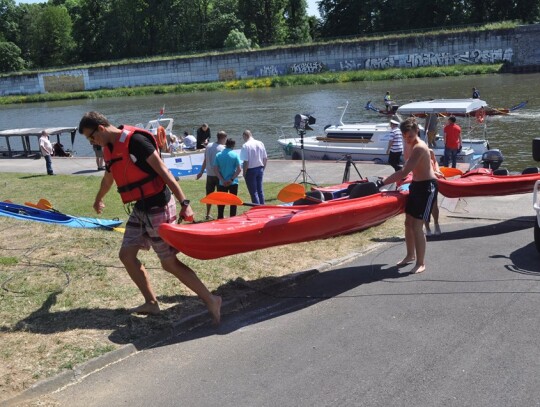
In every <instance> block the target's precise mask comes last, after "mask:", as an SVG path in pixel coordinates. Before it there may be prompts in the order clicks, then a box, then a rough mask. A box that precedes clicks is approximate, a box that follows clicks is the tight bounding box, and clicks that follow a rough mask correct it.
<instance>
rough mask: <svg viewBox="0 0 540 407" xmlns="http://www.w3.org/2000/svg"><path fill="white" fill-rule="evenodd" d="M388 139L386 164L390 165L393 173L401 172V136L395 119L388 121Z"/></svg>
mask: <svg viewBox="0 0 540 407" xmlns="http://www.w3.org/2000/svg"><path fill="white" fill-rule="evenodd" d="M390 128H391V131H390V138H389V140H388V147H387V148H386V154H388V164H390V165H391V166H392V167H393V168H394V171H399V170H401V168H402V167H401V165H400V162H401V154H403V135H402V134H401V130H400V129H399V121H398V120H397V119H396V118H392V120H390Z"/></svg>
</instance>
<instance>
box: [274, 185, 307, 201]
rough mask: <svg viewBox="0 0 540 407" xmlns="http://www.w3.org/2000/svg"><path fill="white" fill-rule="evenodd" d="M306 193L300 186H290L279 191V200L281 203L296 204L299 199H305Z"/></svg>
mask: <svg viewBox="0 0 540 407" xmlns="http://www.w3.org/2000/svg"><path fill="white" fill-rule="evenodd" d="M305 196H306V191H305V190H304V187H303V186H302V185H300V184H289V185H287V186H285V187H283V189H282V190H281V191H279V193H278V196H277V199H279V200H280V201H281V202H294V201H297V200H299V199H302V198H305Z"/></svg>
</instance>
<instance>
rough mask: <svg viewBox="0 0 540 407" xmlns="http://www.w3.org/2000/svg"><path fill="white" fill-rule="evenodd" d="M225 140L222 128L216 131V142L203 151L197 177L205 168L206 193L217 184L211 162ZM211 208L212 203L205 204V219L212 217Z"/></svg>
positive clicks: (217, 180) (225, 135)
mask: <svg viewBox="0 0 540 407" xmlns="http://www.w3.org/2000/svg"><path fill="white" fill-rule="evenodd" d="M226 141H227V133H225V132H224V131H223V130H222V131H218V134H217V142H216V143H210V144H209V145H208V146H207V147H206V150H205V151H204V161H203V163H202V167H201V171H200V172H199V173H198V174H197V179H199V178H201V177H202V175H203V173H204V170H205V169H206V195H208V194H210V193H212V192H214V191H215V190H216V189H217V187H218V185H219V178H218V176H217V174H216V171H215V168H214V166H213V165H212V164H213V163H214V160H215V158H216V155H217V153H219V152H220V151H223V150H224V149H225V142H226ZM211 208H212V205H210V204H206V220H212V219H213V218H212V216H210V209H211Z"/></svg>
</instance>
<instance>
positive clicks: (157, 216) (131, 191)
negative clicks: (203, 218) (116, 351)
mask: <svg viewBox="0 0 540 407" xmlns="http://www.w3.org/2000/svg"><path fill="white" fill-rule="evenodd" d="M79 133H81V134H83V135H84V136H85V137H86V138H87V139H88V140H89V141H90V142H91V143H92V144H97V145H99V146H101V147H102V148H103V153H104V158H105V162H106V164H107V170H106V172H105V173H104V175H103V179H102V180H101V185H100V187H99V190H98V192H97V194H96V198H95V200H94V204H93V207H94V210H95V211H96V212H97V213H102V212H103V210H104V209H105V205H104V203H103V198H104V197H105V195H106V194H107V193H108V192H109V190H110V189H111V187H112V185H113V183H116V186H117V187H118V192H119V194H120V197H121V199H122V202H123V203H124V204H132V205H133V203H134V205H133V206H132V211H131V214H130V216H129V219H128V221H127V222H126V230H125V233H124V237H123V240H122V245H121V248H120V252H119V257H120V260H121V261H122V263H123V264H124V267H125V268H126V271H127V272H128V274H129V276H130V277H131V279H132V280H133V282H134V283H135V284H136V285H137V287H138V288H139V290H140V292H141V293H142V295H143V297H144V299H145V302H144V304H142V305H140V306H138V307H135V308H132V309H130V310H129V311H130V312H132V313H138V314H152V315H155V314H158V313H159V311H160V308H159V304H158V301H157V298H156V295H155V293H154V290H153V288H152V285H151V284H150V279H149V277H148V272H147V271H146V268H145V267H144V265H143V263H141V261H140V260H139V259H138V258H137V255H138V253H139V250H149V249H150V247H152V248H153V249H154V251H155V252H156V254H157V256H158V258H159V259H160V262H161V266H162V267H163V269H164V270H166V271H168V272H169V273H171V274H172V275H174V276H175V277H176V278H177V279H178V280H180V281H181V282H182V283H184V284H185V285H186V286H187V287H188V288H189V289H191V290H192V291H194V292H195V293H196V294H197V295H198V296H199V298H201V299H202V300H203V301H204V303H205V304H206V307H207V308H208V311H209V312H210V314H211V316H212V318H213V320H214V322H215V323H216V324H217V323H219V321H220V309H221V302H222V300H221V297H219V296H217V295H213V294H212V293H210V291H208V289H207V288H206V286H205V285H204V284H203V283H202V281H201V280H200V279H199V278H198V277H197V275H196V274H195V272H194V271H193V270H192V269H191V268H190V267H188V266H187V265H185V264H184V263H182V262H181V261H180V260H178V258H177V257H176V254H177V253H178V251H177V250H176V249H175V248H173V247H171V246H169V245H168V244H167V243H166V242H165V241H164V240H163V239H161V237H160V236H159V234H158V233H157V230H158V227H159V225H160V224H162V223H174V222H175V220H176V202H175V200H174V198H176V199H177V200H178V201H179V202H180V205H181V209H180V216H181V217H182V218H192V217H193V210H192V209H191V206H190V202H189V200H187V199H186V195H185V194H184V191H182V188H181V187H180V185H179V184H178V183H177V182H176V180H175V179H174V177H173V176H172V174H171V173H170V171H169V170H168V168H167V167H166V166H165V164H164V162H163V160H161V157H160V155H159V150H158V145H157V141H156V138H155V137H154V135H153V134H152V133H150V132H148V131H146V130H144V129H139V128H137V127H133V126H128V125H123V126H120V127H115V126H113V125H112V124H110V123H109V121H108V119H107V118H106V117H105V116H103V115H102V114H101V113H98V112H87V113H85V114H84V116H83V117H82V119H81V121H80V123H79ZM172 195H174V197H173V196H172Z"/></svg>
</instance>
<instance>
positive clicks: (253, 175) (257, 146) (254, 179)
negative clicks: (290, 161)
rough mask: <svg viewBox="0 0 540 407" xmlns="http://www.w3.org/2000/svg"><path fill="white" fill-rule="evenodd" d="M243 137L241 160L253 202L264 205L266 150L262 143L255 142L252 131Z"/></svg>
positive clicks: (245, 133) (246, 131)
mask: <svg viewBox="0 0 540 407" xmlns="http://www.w3.org/2000/svg"><path fill="white" fill-rule="evenodd" d="M242 137H243V139H244V145H243V146H242V150H240V160H242V162H243V163H242V167H243V175H244V178H245V180H246V185H247V188H248V191H249V195H250V196H251V202H253V203H256V204H261V205H263V204H264V192H263V175H264V169H265V168H266V162H267V160H268V156H267V154H266V148H265V147H264V144H263V142H262V141H259V140H255V138H254V137H253V135H252V134H251V131H250V130H244V133H243V134H242Z"/></svg>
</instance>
